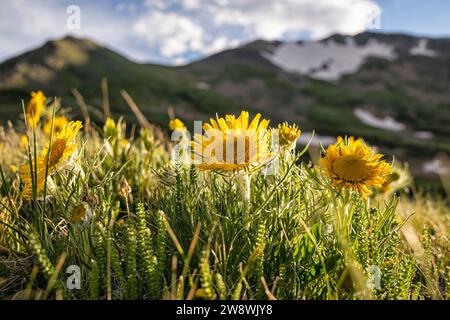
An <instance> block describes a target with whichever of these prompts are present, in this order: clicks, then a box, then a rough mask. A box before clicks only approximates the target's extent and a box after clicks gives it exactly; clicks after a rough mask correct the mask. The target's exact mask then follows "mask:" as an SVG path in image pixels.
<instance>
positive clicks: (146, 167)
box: [0, 115, 450, 300]
mask: <svg viewBox="0 0 450 320" xmlns="http://www.w3.org/2000/svg"><path fill="white" fill-rule="evenodd" d="M211 116H213V115H211ZM247 117H248V115H247ZM243 118H244V119H247V121H246V122H245V121H242V120H241V119H239V121H236V122H234V124H233V123H232V121H231V120H230V121H229V126H230V129H236V128H239V130H238V131H235V132H237V134H240V133H242V132H243V129H242V123H243V122H244V127H245V128H247V125H248V122H249V121H248V120H251V118H250V119H248V118H245V117H243ZM264 118H265V117H264ZM222 120H223V119H222ZM261 123H262V121H261V122H260V125H259V126H256V128H259V129H258V130H259V131H265V130H266V128H265V126H263V125H262V124H261ZM100 124H101V127H102V128H103V129H91V128H87V127H84V128H81V126H82V124H81V122H71V123H70V124H69V125H68V126H66V127H65V128H63V129H61V130H60V131H58V133H55V136H53V135H50V137H49V136H48V135H47V134H46V133H45V132H43V131H42V130H41V127H40V126H36V129H35V130H28V135H29V137H30V138H29V139H28V141H29V143H25V144H21V143H20V141H21V136H22V135H23V134H25V132H24V131H23V129H21V128H23V126H16V127H14V128H9V129H7V130H4V128H2V127H0V142H1V144H0V299H25V300H28V299H33V300H44V299H66V300H71V299H76V300H79V299H83V300H84V299H86V300H87V299H90V300H97V299H99V300H112V299H125V300H136V299H138V300H145V299H170V300H181V299H189V300H190V299H198V300H223V299H235V300H240V299H242V300H249V299H252V300H253V299H258V300H260V299H300V300H305V299H313V300H317V299H323V300H336V299H342V300H358V299H380V300H396V299H401V300H416V299H436V300H441V299H448V298H449V288H450V273H449V270H450V268H449V267H450V246H449V242H448V234H449V231H450V221H449V217H450V212H449V208H448V199H442V198H433V197H431V196H423V195H422V194H420V193H418V192H416V191H415V190H414V189H411V186H410V185H409V184H410V180H409V176H408V172H407V170H405V169H404V168H402V167H392V168H391V167H390V165H389V164H387V163H385V162H384V161H382V160H379V159H377V158H375V157H372V155H373V154H374V152H375V151H373V150H371V149H370V146H368V145H361V144H360V143H361V141H350V140H349V141H347V143H348V144H349V147H348V148H346V149H345V150H346V151H345V153H343V154H342V155H341V156H338V158H337V159H335V160H333V157H335V156H336V151H333V148H330V149H327V151H326V152H325V153H324V154H323V158H322V159H323V160H326V161H333V162H334V165H336V167H337V168H338V169H339V170H337V171H336V172H337V173H338V174H339V176H335V175H334V174H331V173H330V171H329V170H328V169H327V168H328V166H327V165H324V163H326V162H322V163H321V165H314V164H313V163H311V162H310V161H308V159H307V158H306V157H305V155H306V151H307V150H298V149H297V150H296V151H294V150H293V149H292V147H293V146H295V142H296V141H295V140H296V138H297V135H295V134H294V135H286V136H285V139H287V140H284V141H287V143H286V142H284V143H283V144H282V145H281V148H280V149H279V150H278V151H276V153H275V154H271V155H270V156H269V155H268V154H267V152H268V150H264V149H263V148H261V149H259V151H258V153H259V155H261V156H262V157H263V158H264V156H269V158H267V159H270V160H269V161H267V159H266V158H264V159H266V160H265V161H264V162H263V163H260V162H259V161H255V160H254V158H253V157H245V156H244V157H242V158H245V159H246V160H245V170H244V169H243V168H242V167H239V166H238V163H237V162H236V159H238V158H235V159H232V160H231V161H229V159H227V160H226V161H225V162H223V159H222V160H221V161H219V162H218V163H215V164H214V165H213V166H209V167H202V164H204V163H194V164H190V163H189V162H185V161H183V160H182V159H183V158H182V157H181V156H182V154H183V153H182V152H180V153H176V154H175V157H172V155H173V154H172V153H171V152H172V151H173V150H174V148H173V147H174V145H173V143H172V142H170V141H168V140H167V138H166V137H165V136H164V134H163V133H162V132H161V131H160V130H159V129H157V128H144V129H143V130H140V131H139V132H135V133H134V134H133V135H130V133H129V131H128V130H126V123H123V122H122V123H117V122H114V121H112V120H111V119H110V120H109V121H107V122H106V123H103V122H102V123H100ZM84 125H86V124H84ZM289 129H290V130H292V129H293V128H292V127H289ZM55 130H56V129H55ZM244 131H245V130H244ZM294 131H295V130H294ZM179 133H180V134H181V136H182V137H184V135H185V134H186V131H185V130H184V129H181V131H180V132H179ZM263 133H265V132H263ZM31 137H35V138H36V139H34V138H33V139H32V138H31ZM237 137H238V138H239V137H243V136H239V135H238V136H237ZM261 137H262V138H261V139H265V138H263V137H265V135H262V136H261ZM49 140H50V141H51V144H50V148H49V156H46V151H44V150H45V147H46V146H48V141H49ZM235 141H236V140H235V139H234V138H233V140H232V144H231V145H233V146H235V143H236V142H235ZM61 142H63V143H61ZM258 142H261V143H260V144H259V145H260V146H262V145H263V142H264V141H258ZM352 144H358V145H359V146H360V147H363V149H362V150H365V151H364V152H363V154H361V153H360V152H356V151H355V150H361V149H359V148H356V147H355V146H353V147H350V146H352ZM180 146H183V147H187V146H188V140H187V139H186V137H184V138H183V139H182V140H181V144H180ZM338 146H340V147H343V145H342V142H340V143H339V144H337V145H336V146H335V147H338ZM245 148H246V149H245V152H244V153H245V154H247V153H248V154H250V147H249V146H248V145H246V147H245ZM182 150H183V149H182ZM334 150H335V149H334ZM352 150H353V151H352ZM203 151H205V150H203ZM333 154H334V156H333ZM36 156H38V157H39V159H36V161H34V159H35V158H34V157H36ZM273 156H276V158H272V157H273ZM355 157H356V158H355ZM362 157H364V158H362ZM367 157H369V158H367ZM239 158H241V157H239ZM365 159H366V160H367V161H369V162H370V163H371V165H372V166H366V162H365V161H366V160H365ZM348 160H350V161H348ZM355 160H357V161H355ZM362 160H364V161H362ZM35 163H36V164H35ZM275 164H276V165H275ZM272 165H274V167H273V168H275V169H274V171H272V174H266V173H265V171H264V170H265V169H268V168H270V167H271V166H272ZM228 166H231V169H233V168H234V170H229V169H230V167H228ZM27 168H28V169H27ZM239 168H241V170H239ZM374 168H377V170H374ZM341 169H343V170H341ZM378 169H380V170H378ZM33 172H35V174H34V173H33ZM392 174H394V175H397V179H392V177H394V176H392ZM33 177H34V178H33ZM388 178H389V179H390V180H388ZM339 179H346V180H345V181H346V183H347V184H348V185H343V184H342V181H339ZM349 179H350V180H349ZM41 182H42V183H41ZM386 182H387V184H385V183H386ZM358 187H362V188H367V189H359V188H358ZM363 190H366V191H368V192H367V193H366V192H365V191H363ZM412 213H414V214H413V215H412ZM73 266H76V267H78V268H79V271H80V273H79V278H78V279H79V288H78V289H77V290H73V288H74V287H75V285H76V283H77V282H76V281H73V280H74V279H75V278H72V277H71V276H72V275H76V272H73V270H74V269H71V268H73ZM69 267H70V268H69ZM69 277H71V278H69ZM75 288H76V287H75Z"/></svg>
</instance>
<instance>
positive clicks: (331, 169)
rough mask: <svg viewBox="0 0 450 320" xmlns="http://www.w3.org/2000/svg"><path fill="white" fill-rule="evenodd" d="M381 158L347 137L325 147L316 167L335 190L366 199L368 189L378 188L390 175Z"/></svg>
mask: <svg viewBox="0 0 450 320" xmlns="http://www.w3.org/2000/svg"><path fill="white" fill-rule="evenodd" d="M382 157H383V155H382V154H377V153H376V152H375V151H374V150H373V149H372V148H371V147H369V146H367V145H366V144H365V143H364V141H363V140H362V139H357V140H355V139H354V138H353V137H350V138H348V140H347V141H344V139H343V138H342V137H339V138H338V139H337V142H336V143H335V144H333V145H330V146H328V148H327V150H326V154H325V156H324V157H323V158H321V159H320V166H321V167H322V169H323V170H324V172H325V174H326V176H328V177H329V178H331V179H332V181H333V185H334V186H335V187H338V188H351V189H354V190H357V191H358V192H359V193H360V194H361V195H362V196H363V197H367V196H368V195H369V194H370V193H371V192H370V190H369V187H377V188H380V187H381V186H382V185H383V183H384V182H385V181H386V177H387V175H388V174H389V173H390V170H391V168H390V165H389V164H388V163H387V162H386V161H383V160H381V158H382Z"/></svg>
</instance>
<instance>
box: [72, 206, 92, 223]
mask: <svg viewBox="0 0 450 320" xmlns="http://www.w3.org/2000/svg"><path fill="white" fill-rule="evenodd" d="M91 217H92V210H91V209H90V208H89V205H88V204H87V203H85V202H83V203H81V204H79V205H77V206H76V207H75V208H73V210H72V215H71V216H70V221H71V222H74V223H78V222H82V221H85V222H88V221H89V220H90V219H91Z"/></svg>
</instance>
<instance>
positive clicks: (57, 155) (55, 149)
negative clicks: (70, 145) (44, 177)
mask: <svg viewBox="0 0 450 320" xmlns="http://www.w3.org/2000/svg"><path fill="white" fill-rule="evenodd" d="M65 149H66V141H65V140H64V139H58V140H56V141H55V142H54V143H53V145H52V150H51V153H50V159H49V162H48V166H49V167H53V166H54V165H56V164H57V163H58V161H59V160H60V159H61V157H62V156H63V154H64V150H65Z"/></svg>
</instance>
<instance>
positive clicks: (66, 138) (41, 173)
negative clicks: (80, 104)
mask: <svg viewBox="0 0 450 320" xmlns="http://www.w3.org/2000/svg"><path fill="white" fill-rule="evenodd" d="M82 127H83V125H82V124H81V121H71V122H69V123H68V124H66V125H65V126H64V127H63V128H62V130H61V131H60V132H59V133H57V134H56V137H55V139H54V140H53V142H52V144H51V146H50V145H49V147H50V148H49V147H46V148H44V151H43V155H42V157H40V158H38V159H36V165H35V164H34V160H32V161H31V162H32V164H31V165H30V164H27V165H23V166H21V167H20V176H21V178H22V181H23V182H24V183H25V187H24V191H23V196H24V198H26V199H28V198H30V197H31V194H32V179H33V175H35V176H36V181H35V184H36V192H40V191H41V190H42V189H43V188H44V184H45V180H46V178H47V175H51V174H52V173H54V172H55V171H56V170H57V169H58V168H59V167H60V166H61V165H62V164H63V163H64V161H65V160H67V159H68V158H69V157H70V156H71V155H72V154H73V152H74V151H75V149H76V147H77V144H76V143H73V142H72V140H73V139H74V138H75V136H76V135H77V133H78V132H79V131H80V129H81V128H82ZM31 166H32V169H33V170H31Z"/></svg>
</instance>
